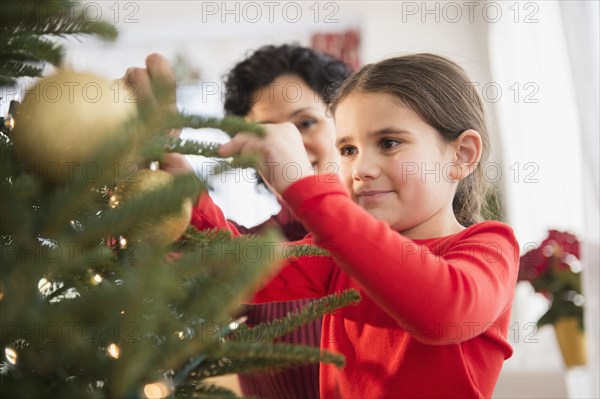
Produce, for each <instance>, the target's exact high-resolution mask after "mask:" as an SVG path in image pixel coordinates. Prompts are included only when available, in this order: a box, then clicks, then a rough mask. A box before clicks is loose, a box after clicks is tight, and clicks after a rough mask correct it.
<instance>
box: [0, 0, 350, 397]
mask: <svg viewBox="0 0 600 399" xmlns="http://www.w3.org/2000/svg"><path fill="white" fill-rule="evenodd" d="M74 4H77V3H72V2H66V1H62V2H57V1H25V2H16V1H8V2H4V3H3V6H2V7H4V8H3V13H2V15H3V16H2V24H1V25H0V30H1V33H2V34H1V35H0V85H9V84H15V83H17V82H18V79H19V78H21V77H24V76H29V77H37V76H40V75H41V73H42V70H43V66H44V63H50V64H53V65H56V66H59V65H60V62H61V59H62V56H63V50H62V47H61V45H60V43H59V42H58V41H57V40H55V37H60V36H67V35H72V34H94V35H98V36H100V37H102V38H105V39H109V40H110V39H113V38H114V37H115V36H116V31H115V29H114V28H113V27H112V26H110V25H108V24H105V23H99V22H89V21H86V20H85V18H83V17H82V16H78V14H77V12H76V10H73V9H72V7H73V5H74ZM50 5H51V6H50ZM57 10H58V12H57ZM5 11H6V12H5ZM83 88H87V89H86V90H80V89H83ZM53 90H54V91H53ZM57 90H59V91H57ZM61 90H62V91H61ZM101 93H103V94H101ZM131 95H132V92H131V88H128V87H126V85H124V84H123V82H120V81H113V82H110V81H106V80H104V79H102V78H100V77H97V76H93V75H89V74H85V73H79V72H73V71H59V72H57V73H55V74H52V75H50V76H48V77H45V78H43V79H41V80H39V81H38V82H37V83H36V84H35V85H34V86H33V87H32V88H31V89H29V90H28V92H27V93H26V95H25V97H24V99H23V103H22V104H21V105H19V107H18V108H17V107H11V112H12V113H13V115H7V117H6V118H4V120H3V122H6V121H10V123H5V124H4V123H3V129H2V133H0V158H1V170H0V172H1V175H0V190H1V193H0V194H1V198H2V206H1V208H0V217H1V224H0V251H2V252H1V254H0V256H1V262H2V266H1V268H0V311H1V323H2V325H1V328H2V331H1V342H0V349H1V350H2V352H1V353H0V355H1V356H2V358H3V359H2V360H1V363H0V392H1V394H2V396H3V397H77V398H81V397H93V398H102V397H110V398H117V397H148V398H162V397H167V396H171V397H234V396H235V395H234V394H233V393H232V392H228V391H227V390H225V389H223V388H219V387H214V386H211V385H210V384H206V383H204V382H203V380H204V379H205V378H207V377H211V376H216V375H222V374H229V373H235V372H250V371H253V370H256V371H264V370H269V369H273V368H277V367H293V366H295V365H298V364H302V363H306V362H318V361H323V362H330V363H334V364H337V365H339V366H342V365H343V357H342V356H340V355H337V354H332V353H326V352H322V351H320V350H319V349H318V348H311V347H303V346H293V345H284V344H277V343H274V341H275V340H276V339H277V338H278V337H281V336H283V335H285V334H286V333H287V332H289V331H291V330H292V329H294V328H296V327H298V326H299V325H301V324H302V323H305V322H309V321H311V320H314V319H315V318H318V317H320V316H322V315H323V314H324V313H326V312H329V311H333V310H335V309H337V308H339V307H341V306H345V305H347V304H350V303H352V302H356V301H357V300H358V294H357V293H356V292H353V291H350V292H346V293H341V294H339V295H334V296H330V297H325V298H322V299H319V300H317V301H315V302H313V303H312V304H311V305H309V306H307V307H306V308H304V309H303V310H302V311H301V312H298V313H296V314H293V315H289V316H288V317H286V318H284V319H282V320H278V321H274V322H272V323H268V324H263V325H259V326H255V327H248V326H246V325H244V324H243V319H236V318H235V316H234V315H235V314H236V312H237V311H238V309H239V305H240V303H242V301H243V300H244V299H248V297H249V296H250V295H251V294H252V292H253V291H254V290H255V289H256V288H257V286H258V284H259V283H260V282H261V281H262V280H263V279H264V276H265V275H266V274H268V273H272V272H273V270H274V268H276V267H277V265H278V264H279V263H280V261H281V260H282V259H284V258H286V257H292V256H303V255H312V256H320V255H324V252H323V251H322V250H320V249H319V248H316V247H310V246H289V247H285V250H282V248H283V247H281V246H279V245H278V244H276V243H277V242H279V236H278V234H277V232H269V233H267V234H266V235H265V236H246V237H233V236H232V235H231V234H230V233H228V232H226V231H218V230H211V231H197V230H196V229H194V228H193V227H191V226H188V224H189V219H190V213H191V207H192V203H193V201H195V199H196V198H198V196H199V195H200V194H201V193H202V191H203V190H206V186H205V184H203V183H202V182H201V181H199V180H198V179H197V178H196V177H195V176H192V175H181V176H172V175H170V174H168V173H166V172H164V171H161V170H154V169H156V164H155V163H154V162H155V161H158V162H160V160H161V159H162V157H163V154H165V153H167V152H179V153H183V154H201V155H204V156H209V157H216V148H217V147H216V146H215V145H211V144H201V143H189V142H188V143H185V142H183V141H182V140H180V139H177V138H173V137H170V136H169V135H167V134H166V133H165V132H168V131H169V130H170V129H173V128H182V127H191V128H201V127H207V126H210V127H217V128H220V129H222V130H224V131H226V132H228V133H230V134H231V135H234V134H236V133H237V132H239V131H250V132H255V133H256V134H261V132H262V130H261V128H260V126H256V125H251V124H247V123H245V122H244V121H243V120H239V119H231V118H225V119H222V120H220V119H207V118H203V117H200V116H196V115H182V114H179V113H177V112H165V113H161V114H158V115H157V114H156V113H154V112H145V110H144V108H143V107H139V106H137V105H138V104H135V101H133V102H132V101H131V98H132V97H131ZM13 123H14V126H13ZM253 161H254V160H252V159H234V160H228V161H226V160H221V164H220V165H222V166H221V169H223V168H229V167H234V166H245V165H248V164H249V163H251V162H253ZM150 165H153V166H154V167H150ZM180 236H181V237H180Z"/></svg>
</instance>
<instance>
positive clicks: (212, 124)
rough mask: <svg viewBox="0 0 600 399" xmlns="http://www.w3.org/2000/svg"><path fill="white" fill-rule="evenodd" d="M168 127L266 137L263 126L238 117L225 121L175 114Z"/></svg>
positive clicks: (225, 119) (229, 117)
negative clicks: (247, 133)
mask: <svg viewBox="0 0 600 399" xmlns="http://www.w3.org/2000/svg"><path fill="white" fill-rule="evenodd" d="M168 126H169V127H171V128H173V129H182V128H184V127H189V128H192V129H202V128H207V127H209V128H214V129H220V130H222V131H224V132H225V133H227V134H229V135H230V136H232V137H233V136H234V135H235V134H237V133H239V132H250V133H255V134H257V135H259V136H260V137H262V136H264V134H265V130H264V128H263V127H262V126H261V125H258V124H255V123H249V122H247V121H246V120H244V119H243V118H241V117H238V116H226V117H225V118H223V119H220V118H211V117H204V116H200V115H185V114H179V113H178V114H174V115H172V116H171V117H170V118H169V121H168Z"/></svg>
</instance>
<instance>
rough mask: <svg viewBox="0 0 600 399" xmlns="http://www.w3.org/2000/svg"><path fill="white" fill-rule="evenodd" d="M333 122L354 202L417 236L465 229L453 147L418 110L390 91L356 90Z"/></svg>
mask: <svg viewBox="0 0 600 399" xmlns="http://www.w3.org/2000/svg"><path fill="white" fill-rule="evenodd" d="M335 121H336V131H337V140H336V147H337V149H338V151H339V153H340V155H341V172H342V173H341V174H342V177H343V179H344V183H345V185H346V187H347V188H348V190H349V192H350V195H351V197H352V199H353V200H354V201H355V202H357V203H358V204H359V205H360V206H361V207H363V208H364V209H365V210H366V211H367V212H369V213H370V214H371V215H373V216H375V217H376V218H377V219H380V220H384V221H386V222H388V223H389V224H390V226H391V227H392V228H393V229H395V230H397V231H399V232H400V233H402V234H403V235H405V236H407V237H410V238H413V239H419V238H433V237H440V236H445V235H449V234H453V233H456V232H458V231H460V230H462V228H463V227H462V226H460V224H459V223H458V222H457V221H456V218H455V216H454V213H453V211H452V199H453V198H454V193H455V191H456V185H457V183H456V181H455V180H454V179H453V178H451V177H450V176H452V171H453V169H454V168H453V165H455V163H454V162H455V160H456V158H455V155H454V151H453V146H452V145H448V144H445V143H444V142H443V141H442V138H441V136H440V134H439V133H438V132H437V131H436V130H435V129H434V128H433V127H432V126H430V125H428V124H427V123H426V122H425V121H423V120H422V119H421V118H420V117H419V115H418V114H417V113H415V112H414V111H413V110H411V109H410V108H407V107H405V106H403V105H402V104H401V103H400V102H399V100H397V99H396V98H395V97H393V96H392V95H390V94H384V93H354V94H350V95H349V96H348V97H346V98H345V99H344V100H342V102H341V103H339V104H338V106H337V109H336V112H335Z"/></svg>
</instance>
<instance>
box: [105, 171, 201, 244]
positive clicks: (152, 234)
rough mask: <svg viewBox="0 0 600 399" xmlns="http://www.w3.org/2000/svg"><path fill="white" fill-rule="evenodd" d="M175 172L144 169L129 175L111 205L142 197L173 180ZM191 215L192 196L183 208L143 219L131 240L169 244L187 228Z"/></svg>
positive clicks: (133, 232) (187, 199)
mask: <svg viewBox="0 0 600 399" xmlns="http://www.w3.org/2000/svg"><path fill="white" fill-rule="evenodd" d="M173 179H174V177H173V175H171V174H170V173H168V172H165V171H164V170H150V169H141V170H139V171H138V172H137V173H136V174H135V175H134V176H132V177H131V178H130V179H128V180H126V181H123V182H122V183H120V184H119V185H118V186H117V187H116V189H115V191H114V193H113V194H112V195H111V197H110V203H109V205H110V206H111V207H112V208H116V207H118V206H119V205H120V204H122V203H123V202H126V201H127V200H130V199H134V198H140V197H142V196H143V195H144V194H147V193H148V192H150V191H153V190H157V189H160V188H163V187H166V186H169V185H170V184H172V183H173ZM191 218H192V200H191V199H190V198H186V199H184V200H183V203H182V205H181V211H179V212H177V213H175V214H170V215H167V216H163V217H162V218H159V219H155V218H153V217H151V220H148V221H147V222H144V223H141V224H139V225H138V226H136V227H135V228H134V230H133V231H132V233H131V234H130V235H129V237H128V238H129V239H130V240H149V241H150V242H152V243H154V244H157V245H161V246H162V245H166V244H170V243H172V242H173V241H175V240H177V239H178V238H179V237H181V235H182V234H183V233H184V232H185V230H186V229H187V227H188V225H189V224H190V220H191Z"/></svg>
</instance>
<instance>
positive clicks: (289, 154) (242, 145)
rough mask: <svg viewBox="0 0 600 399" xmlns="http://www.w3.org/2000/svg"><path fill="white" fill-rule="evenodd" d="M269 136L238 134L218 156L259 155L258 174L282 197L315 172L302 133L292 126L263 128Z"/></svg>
mask: <svg viewBox="0 0 600 399" xmlns="http://www.w3.org/2000/svg"><path fill="white" fill-rule="evenodd" d="M264 127H265V130H266V135H265V137H264V138H260V137H258V136H257V135H255V134H252V133H238V134H237V135H235V137H234V138H233V139H232V140H231V141H230V142H228V143H225V144H223V145H221V147H220V148H219V151H218V152H219V155H221V156H224V157H230V156H234V155H237V154H258V155H259V156H260V157H261V159H262V162H261V163H260V164H259V172H260V174H261V175H262V176H263V178H264V179H265V180H266V181H267V182H268V183H269V185H270V186H271V187H273V188H274V189H275V190H276V191H277V192H278V193H279V194H282V193H283V192H284V191H285V190H286V189H287V188H288V187H289V186H290V185H291V184H292V183H294V182H296V181H298V180H300V179H302V178H303V177H307V176H312V174H313V169H312V166H311V164H310V160H309V158H308V155H307V154H306V151H305V150H304V144H303V142H302V137H301V136H300V132H299V131H298V129H297V128H296V126H295V125H294V124H293V123H289V122H287V123H280V124H267V125H264Z"/></svg>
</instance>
